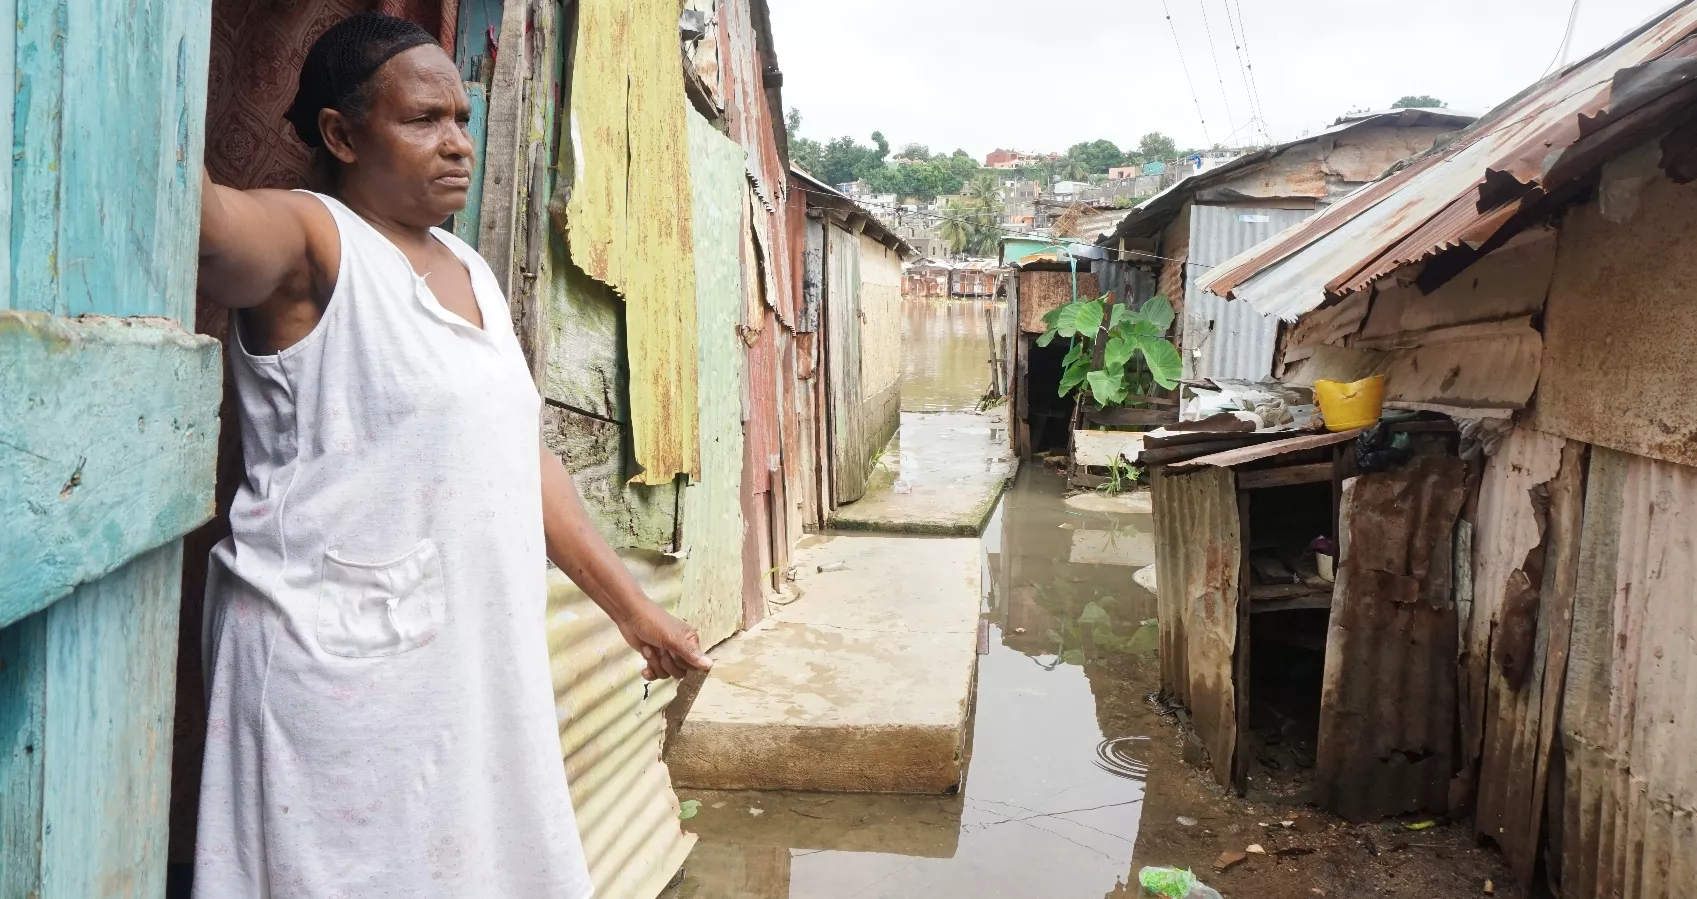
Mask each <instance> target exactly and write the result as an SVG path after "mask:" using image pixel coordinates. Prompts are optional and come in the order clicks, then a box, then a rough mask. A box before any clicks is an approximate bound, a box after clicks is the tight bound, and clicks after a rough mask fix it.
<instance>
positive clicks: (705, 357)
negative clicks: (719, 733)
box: [682, 111, 748, 646]
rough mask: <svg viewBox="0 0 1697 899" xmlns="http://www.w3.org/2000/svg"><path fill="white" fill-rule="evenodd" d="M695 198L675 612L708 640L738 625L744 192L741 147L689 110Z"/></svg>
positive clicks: (705, 642) (713, 640) (718, 638)
mask: <svg viewBox="0 0 1697 899" xmlns="http://www.w3.org/2000/svg"><path fill="white" fill-rule="evenodd" d="M689 151H690V169H691V171H690V176H691V181H692V184H693V195H694V197H693V198H694V212H693V218H694V243H695V275H696V277H695V288H696V292H695V296H696V321H697V323H698V329H697V337H698V339H699V341H700V343H699V346H698V348H697V358H698V360H699V362H700V377H701V384H700V390H699V406H700V410H701V476H700V477H699V478H696V479H695V480H694V481H693V482H692V483H691V484H690V485H689V486H688V487H686V488H684V496H683V546H684V549H686V550H687V552H688V554H689V562H688V564H687V566H686V570H685V574H684V585H685V586H684V602H683V612H682V615H683V618H684V619H685V620H686V621H688V622H689V623H690V624H692V625H694V626H695V628H696V630H698V631H699V632H700V633H701V642H702V644H703V645H706V646H712V645H714V644H716V643H718V642H719V641H721V640H723V639H725V638H726V637H729V636H730V635H731V634H733V633H735V632H736V630H737V628H738V626H739V625H741V623H742V548H743V532H744V528H745V523H744V521H743V517H742V495H741V485H742V461H743V460H742V455H743V431H742V379H743V363H744V359H745V350H744V347H743V346H742V339H741V338H740V337H739V336H738V334H737V325H738V323H739V322H740V321H741V314H742V310H741V305H742V259H741V251H742V246H741V241H742V234H743V233H744V232H743V227H742V221H743V215H742V210H743V204H744V202H745V201H744V196H745V195H746V193H747V192H748V177H747V175H746V174H745V172H744V169H745V167H746V165H747V161H746V160H747V156H746V152H745V151H744V150H743V148H742V146H741V145H740V144H738V143H736V142H735V141H732V140H730V139H729V138H727V137H725V136H724V135H722V134H720V133H719V132H718V131H716V130H714V128H713V126H712V125H711V124H710V123H709V122H708V121H707V120H706V119H704V118H702V117H701V116H700V115H698V114H696V113H695V112H694V111H691V112H690V113H689Z"/></svg>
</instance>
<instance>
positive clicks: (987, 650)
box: [665, 302, 1519, 899]
mask: <svg viewBox="0 0 1697 899" xmlns="http://www.w3.org/2000/svg"><path fill="white" fill-rule="evenodd" d="M953 305H955V306H959V307H962V308H958V309H952V308H948V304H940V303H935V302H909V303H907V304H905V308H904V334H905V335H906V340H907V346H906V347H905V351H906V353H905V356H906V358H905V375H904V378H905V379H904V382H903V407H904V409H905V410H908V411H909V412H917V413H927V412H946V411H952V412H959V411H963V410H968V409H972V408H973V407H975V406H976V405H977V403H978V402H979V399H980V398H981V397H982V396H983V394H984V390H985V388H986V387H987V386H988V384H989V380H990V376H989V366H988V362H987V360H988V358H989V351H988V342H987V340H986V338H985V337H984V332H983V318H982V315H983V311H984V308H985V307H987V306H989V305H990V304H985V303H960V304H953ZM997 314H999V310H997ZM998 321H999V319H998ZM913 419H914V416H912V415H908V416H904V422H909V421H912V420H913ZM904 426H905V424H904ZM976 461H977V460H970V459H969V460H965V462H966V463H967V464H973V463H975V462H976ZM939 474H940V475H941V474H946V472H939ZM1067 493H1068V491H1067V489H1066V485H1065V482H1064V479H1063V478H1062V476H1061V475H1060V474H1059V473H1057V472H1055V471H1052V470H1049V469H1046V468H1044V467H1042V466H1026V467H1025V468H1023V469H1022V470H1021V471H1020V473H1019V475H1018V477H1017V479H1016V481H1015V483H1014V486H1013V487H1012V489H1010V490H1009V491H1008V493H1007V494H1006V495H1005V496H1004V497H1003V500H1002V502H1001V504H1000V506H999V507H998V510H997V512H996V514H995V516H994V518H993V519H992V521H991V523H990V526H989V528H988V529H987V532H986V534H985V537H984V553H983V564H984V579H983V580H984V585H985V589H984V596H983V617H984V619H985V621H986V625H987V632H988V636H989V639H988V641H987V645H985V646H981V651H982V652H983V654H982V655H980V656H979V670H978V681H977V685H976V694H975V697H974V708H973V717H972V721H971V726H970V728H969V731H968V745H967V764H966V775H965V780H964V783H963V787H962V789H961V791H960V792H959V793H958V794H956V795H951V796H864V795H843V794H806V793H777V792H735V793H727V792H711V791H700V790H685V791H682V795H681V798H683V799H686V800H687V799H697V800H700V801H701V806H700V810H699V812H698V813H697V815H696V816H695V817H694V818H692V819H691V820H689V821H687V822H686V823H685V825H684V826H685V828H686V829H688V830H690V831H692V832H694V833H696V834H697V835H698V836H699V838H700V841H699V843H698V844H697V846H696V849H695V850H694V852H693V853H692V854H691V856H690V858H689V859H688V861H687V862H686V864H685V870H684V874H683V879H682V880H681V881H680V882H679V883H677V884H676V885H674V886H673V887H672V888H670V889H669V890H667V892H666V894H665V897H666V899H968V897H971V899H1000V897H1006V899H1117V897H1131V896H1137V895H1140V893H1139V891H1138V889H1137V888H1136V886H1135V884H1136V871H1137V869H1138V868H1140V867H1141V866H1143V865H1174V866H1177V867H1187V868H1192V869H1194V870H1195V871H1196V872H1197V873H1198V874H1199V875H1200V876H1201V877H1202V878H1203V879H1204V880H1205V881H1206V882H1208V883H1209V884H1211V885H1212V886H1214V887H1216V888H1217V889H1219V890H1220V892H1221V893H1223V894H1224V895H1225V896H1226V897H1227V899H1240V897H1241V899H1311V897H1314V896H1333V897H1365V896H1373V897H1381V896H1409V897H1422V899H1444V897H1463V896H1478V895H1481V894H1482V892H1483V887H1484V885H1485V883H1486V882H1487V881H1491V882H1492V884H1493V888H1494V890H1495V895H1497V896H1518V895H1519V893H1518V892H1517V891H1515V890H1514V889H1513V887H1511V886H1509V885H1507V883H1506V877H1505V876H1504V874H1503V866H1502V864H1501V859H1500V857H1499V856H1497V855H1496V854H1495V853H1494V852H1492V851H1490V850H1482V849H1480V848H1478V847H1477V845H1476V843H1475V841H1474V839H1473V838H1472V835H1471V832H1470V829H1469V828H1467V827H1466V826H1465V825H1448V826H1445V825H1440V826H1437V827H1433V828H1431V829H1426V830H1422V831H1419V832H1418V833H1413V832H1410V831H1407V830H1406V829H1404V828H1403V827H1402V826H1401V825H1399V824H1397V823H1396V822H1390V823H1388V824H1373V825H1351V824H1346V823H1344V822H1341V821H1338V820H1336V819H1333V818H1330V817H1329V816H1325V815H1322V814H1319V813H1317V812H1314V811H1313V810H1311V809H1306V808H1303V807H1301V806H1299V805H1292V804H1289V803H1288V802H1283V801H1280V802H1274V801H1273V800H1272V799H1271V798H1266V797H1260V798H1262V799H1263V801H1257V800H1258V797H1257V796H1256V795H1255V794H1254V792H1253V791H1252V794H1251V796H1250V798H1249V799H1248V800H1244V799H1239V798H1238V797H1236V796H1235V795H1232V794H1228V793H1226V792H1224V791H1222V790H1220V789H1219V788H1217V787H1216V786H1214V784H1213V782H1212V779H1211V778H1210V776H1209V775H1208V773H1207V770H1206V768H1205V767H1196V766H1195V765H1194V764H1193V763H1194V762H1195V761H1197V760H1196V759H1194V758H1190V759H1187V758H1186V752H1185V745H1186V741H1185V738H1184V736H1183V734H1182V733H1181V731H1180V730H1179V728H1178V727H1177V726H1176V725H1175V723H1174V721H1173V720H1172V719H1171V718H1170V717H1168V716H1166V715H1165V714H1164V713H1163V712H1162V711H1161V710H1160V708H1159V707H1158V706H1157V705H1156V704H1155V703H1153V702H1151V701H1150V698H1149V697H1150V695H1151V694H1152V693H1154V692H1155V691H1156V690H1157V689H1158V688H1159V668H1158V666H1157V664H1156V660H1155V656H1154V651H1155V646H1156V641H1155V620H1154V619H1155V609H1156V605H1155V597H1154V595H1153V594H1151V593H1150V592H1149V591H1148V590H1145V589H1144V588H1143V587H1141V586H1139V585H1138V583H1137V581H1136V580H1134V579H1133V576H1134V574H1135V573H1136V572H1137V571H1139V570H1140V568H1142V567H1143V566H1146V565H1148V564H1150V563H1152V561H1153V550H1152V544H1151V538H1150V531H1151V522H1150V517H1149V515H1148V514H1147V511H1146V510H1147V508H1148V506H1147V497H1146V495H1145V496H1136V495H1134V496H1130V497H1122V498H1106V497H1100V496H1090V497H1085V498H1078V497H1073V498H1071V501H1070V502H1069V501H1068V499H1069V498H1068V496H1067ZM911 539H926V538H920V537H915V538H911ZM1110 769H1117V770H1110ZM1285 822H1290V824H1289V825H1288V826H1287V824H1286V823H1285ZM1298 825H1300V826H1298ZM1252 845H1254V846H1260V847H1261V848H1263V849H1264V850H1266V852H1265V854H1256V855H1252V856H1250V857H1248V858H1247V859H1246V860H1244V861H1242V862H1240V863H1238V864H1236V865H1234V866H1233V867H1232V868H1231V869H1230V870H1227V871H1215V870H1214V869H1213V863H1214V862H1215V861H1216V860H1217V859H1218V858H1219V857H1220V855H1221V853H1226V852H1238V851H1242V850H1244V849H1246V848H1247V847H1249V846H1252Z"/></svg>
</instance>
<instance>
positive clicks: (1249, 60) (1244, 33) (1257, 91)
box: [1227, 0, 1273, 143]
mask: <svg viewBox="0 0 1697 899" xmlns="http://www.w3.org/2000/svg"><path fill="white" fill-rule="evenodd" d="M1231 2H1232V3H1233V4H1234V5H1235V6H1236V7H1237V33H1238V35H1239V36H1240V37H1241V38H1242V40H1243V64H1244V67H1245V68H1247V69H1248V70H1249V88H1250V93H1251V94H1252V95H1253V97H1254V100H1255V108H1256V109H1259V110H1263V111H1264V110H1266V108H1267V107H1266V106H1264V105H1263V104H1262V103H1261V82H1260V81H1259V80H1258V79H1256V77H1255V58H1254V57H1253V56H1251V55H1250V53H1249V23H1248V22H1246V21H1244V18H1243V0H1231ZM1227 14H1228V15H1229V14H1230V10H1229V8H1228V10H1227ZM1261 126H1262V134H1263V136H1265V137H1266V138H1267V142H1268V143H1272V142H1273V138H1272V135H1269V134H1267V133H1266V119H1265V118H1263V119H1262V120H1261Z"/></svg>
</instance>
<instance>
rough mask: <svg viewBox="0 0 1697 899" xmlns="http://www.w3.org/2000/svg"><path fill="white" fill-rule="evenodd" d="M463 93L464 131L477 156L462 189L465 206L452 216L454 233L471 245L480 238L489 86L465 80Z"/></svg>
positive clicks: (487, 133)
mask: <svg viewBox="0 0 1697 899" xmlns="http://www.w3.org/2000/svg"><path fill="white" fill-rule="evenodd" d="M465 92H466V99H468V100H470V101H471V121H470V122H469V123H467V124H466V130H467V131H469V132H470V133H471V143H472V146H474V147H476V148H477V150H476V153H477V157H476V162H474V163H473V165H472V170H471V189H470V190H468V191H466V198H465V209H463V210H461V211H460V213H459V214H458V215H456V216H454V236H455V237H458V238H459V239H460V240H463V241H465V242H466V243H468V244H471V245H472V246H473V247H475V246H477V241H478V239H479V237H480V234H479V224H480V223H481V222H482V220H483V178H484V175H485V174H486V173H487V171H488V167H487V165H486V163H485V161H484V158H483V156H484V152H485V151H486V150H487V149H488V146H489V89H488V88H487V87H485V86H484V85H483V82H481V81H467V82H466V85H465Z"/></svg>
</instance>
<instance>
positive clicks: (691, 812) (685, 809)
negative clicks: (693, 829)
mask: <svg viewBox="0 0 1697 899" xmlns="http://www.w3.org/2000/svg"><path fill="white" fill-rule="evenodd" d="M700 811H701V800H699V799H685V800H684V801H683V802H680V803H678V820H679V821H688V820H689V819H691V818H693V817H695V816H696V814H698V813H699V812H700Z"/></svg>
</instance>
